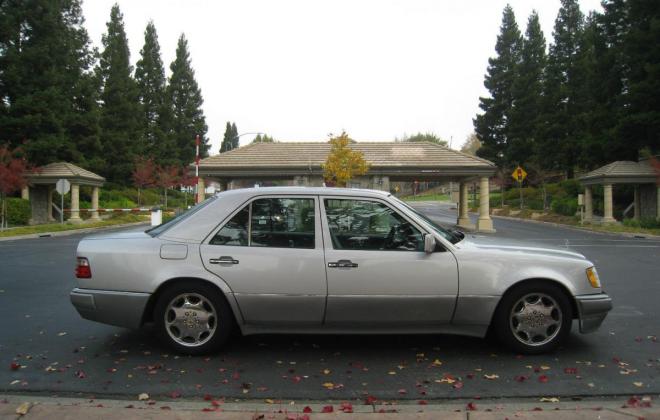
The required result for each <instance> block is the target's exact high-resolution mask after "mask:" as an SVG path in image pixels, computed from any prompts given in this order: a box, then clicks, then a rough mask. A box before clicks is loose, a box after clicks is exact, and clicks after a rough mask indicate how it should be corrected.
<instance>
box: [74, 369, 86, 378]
mask: <svg viewBox="0 0 660 420" xmlns="http://www.w3.org/2000/svg"><path fill="white" fill-rule="evenodd" d="M74 375H75V377H76V378H78V379H85V378H86V377H87V375H86V374H85V372H84V371H82V370H77V371H76V373H74Z"/></svg>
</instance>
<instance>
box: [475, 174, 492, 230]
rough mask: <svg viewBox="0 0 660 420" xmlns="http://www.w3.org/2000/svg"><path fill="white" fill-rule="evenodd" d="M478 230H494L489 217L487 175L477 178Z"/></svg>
mask: <svg viewBox="0 0 660 420" xmlns="http://www.w3.org/2000/svg"><path fill="white" fill-rule="evenodd" d="M477 230H478V231H479V232H495V229H493V219H491V218H490V185H489V182H488V177H487V176H482V177H481V179H480V180H479V219H477Z"/></svg>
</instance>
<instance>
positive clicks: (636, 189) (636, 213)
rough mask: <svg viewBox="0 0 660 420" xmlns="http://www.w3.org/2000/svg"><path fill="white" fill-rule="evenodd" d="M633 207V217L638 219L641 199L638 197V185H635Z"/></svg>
mask: <svg viewBox="0 0 660 420" xmlns="http://www.w3.org/2000/svg"><path fill="white" fill-rule="evenodd" d="M634 202H635V208H634V210H635V211H634V212H633V219H635V220H639V216H640V212H641V210H642V201H641V200H640V197H639V185H635V199H634Z"/></svg>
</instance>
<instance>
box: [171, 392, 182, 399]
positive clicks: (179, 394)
mask: <svg viewBox="0 0 660 420" xmlns="http://www.w3.org/2000/svg"><path fill="white" fill-rule="evenodd" d="M180 397H181V393H180V392H179V391H172V392H170V398H180Z"/></svg>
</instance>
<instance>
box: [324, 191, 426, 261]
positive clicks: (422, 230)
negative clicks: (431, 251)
mask: <svg viewBox="0 0 660 420" xmlns="http://www.w3.org/2000/svg"><path fill="white" fill-rule="evenodd" d="M325 200H352V201H372V202H376V203H379V204H383V205H384V206H385V207H387V208H389V209H390V210H392V211H393V212H395V213H396V214H398V215H399V216H400V217H401V218H403V219H404V220H406V221H407V222H408V223H410V224H411V225H412V226H413V227H415V228H416V229H417V230H418V231H419V232H420V233H421V234H422V237H423V236H424V235H433V234H432V233H430V232H429V231H428V229H426V228H425V227H423V226H421V225H420V224H419V223H417V221H415V220H414V219H412V218H410V217H409V216H408V214H406V213H404V212H402V211H401V210H400V209H399V208H397V207H394V206H392V205H390V203H389V202H388V201H387V200H383V199H380V198H376V197H360V196H352V195H350V196H349V195H321V196H319V205H320V207H321V211H322V214H321V224H322V229H323V233H324V235H323V238H324V239H325V236H326V233H327V235H332V232H330V226H329V224H328V218H327V217H328V216H327V214H326V212H325ZM433 236H434V237H435V235H433ZM329 237H330V236H329ZM323 245H324V247H325V249H331V250H333V251H337V252H342V251H346V252H350V251H368V252H402V250H399V251H396V250H387V249H337V248H335V246H334V244H333V243H332V240H328V241H327V243H326V241H325V240H324V243H323ZM403 252H418V253H424V250H421V251H417V250H415V251H408V250H405V251H403Z"/></svg>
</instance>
